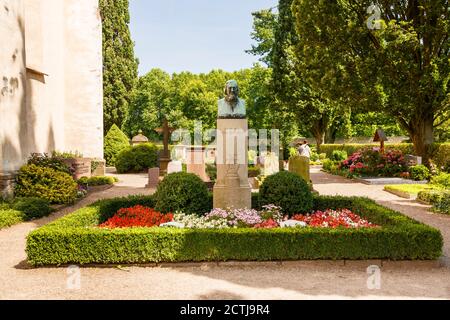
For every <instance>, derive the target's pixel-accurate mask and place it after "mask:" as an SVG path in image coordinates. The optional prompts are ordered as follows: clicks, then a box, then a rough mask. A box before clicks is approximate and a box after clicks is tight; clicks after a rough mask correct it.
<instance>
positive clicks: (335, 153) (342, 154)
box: [330, 150, 348, 161]
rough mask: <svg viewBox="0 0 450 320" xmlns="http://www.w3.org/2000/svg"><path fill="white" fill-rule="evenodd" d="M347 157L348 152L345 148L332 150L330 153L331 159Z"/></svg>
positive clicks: (338, 159)
mask: <svg viewBox="0 0 450 320" xmlns="http://www.w3.org/2000/svg"><path fill="white" fill-rule="evenodd" d="M347 158H348V154H347V152H346V151H345V150H334V151H333V152H332V153H331V158H330V159H331V160H333V161H344V160H346V159H347Z"/></svg>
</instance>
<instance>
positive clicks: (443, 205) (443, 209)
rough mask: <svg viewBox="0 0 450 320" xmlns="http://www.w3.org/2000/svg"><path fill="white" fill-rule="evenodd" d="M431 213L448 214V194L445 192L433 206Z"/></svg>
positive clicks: (449, 204)
mask: <svg viewBox="0 0 450 320" xmlns="http://www.w3.org/2000/svg"><path fill="white" fill-rule="evenodd" d="M433 211H435V212H438V213H443V214H450V192H445V193H443V194H442V197H441V198H440V199H439V201H437V202H435V203H434V205H433Z"/></svg>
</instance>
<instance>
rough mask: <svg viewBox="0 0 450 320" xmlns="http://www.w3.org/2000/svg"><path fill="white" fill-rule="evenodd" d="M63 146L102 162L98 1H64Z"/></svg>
mask: <svg viewBox="0 0 450 320" xmlns="http://www.w3.org/2000/svg"><path fill="white" fill-rule="evenodd" d="M65 3H66V6H65V16H66V17H68V19H67V20H66V27H65V39H66V45H65V46H64V48H65V57H66V59H65V70H66V75H67V76H66V78H65V86H66V96H65V103H64V105H65V111H64V112H65V130H66V135H65V146H66V149H68V150H79V151H82V152H83V155H84V156H85V157H92V158H94V157H96V158H101V159H103V74H102V41H101V39H102V26H101V18H100V13H99V10H98V1H97V0H66V1H65Z"/></svg>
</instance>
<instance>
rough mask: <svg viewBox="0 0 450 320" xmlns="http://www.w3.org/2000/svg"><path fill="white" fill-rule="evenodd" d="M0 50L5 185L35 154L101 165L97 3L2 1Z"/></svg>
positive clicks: (0, 168)
mask: <svg viewBox="0 0 450 320" xmlns="http://www.w3.org/2000/svg"><path fill="white" fill-rule="evenodd" d="M0 43H2V45H1V46H0V178H1V176H2V175H3V176H9V175H8V173H9V172H14V171H16V170H18V169H19V168H20V166H21V165H23V163H25V162H26V159H27V158H28V157H29V155H30V154H31V153H32V152H51V151H53V150H58V151H78V152H81V153H82V154H83V155H84V156H85V157H95V158H103V107H102V104H103V101H102V99H103V92H102V29H101V19H100V15H99V11H98V0H0ZM0 180H1V179H0ZM1 189H2V185H1V183H0V192H1V191H2V190H1Z"/></svg>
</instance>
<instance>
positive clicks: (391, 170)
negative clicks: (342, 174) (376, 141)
mask: <svg viewBox="0 0 450 320" xmlns="http://www.w3.org/2000/svg"><path fill="white" fill-rule="evenodd" d="M339 169H341V170H348V172H349V173H350V174H352V175H355V176H371V177H400V176H402V175H405V174H406V173H407V172H408V168H407V163H406V161H405V158H404V156H403V153H402V152H401V151H398V150H386V152H385V153H384V154H382V153H381V152H379V150H377V149H365V150H361V151H358V152H355V153H354V154H352V155H351V156H350V157H349V158H348V159H347V160H344V161H343V162H342V163H341V165H340V166H339Z"/></svg>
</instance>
